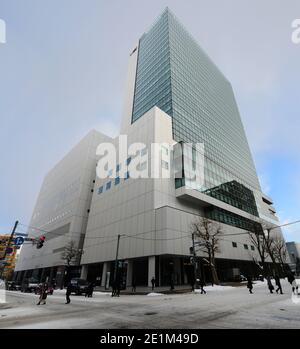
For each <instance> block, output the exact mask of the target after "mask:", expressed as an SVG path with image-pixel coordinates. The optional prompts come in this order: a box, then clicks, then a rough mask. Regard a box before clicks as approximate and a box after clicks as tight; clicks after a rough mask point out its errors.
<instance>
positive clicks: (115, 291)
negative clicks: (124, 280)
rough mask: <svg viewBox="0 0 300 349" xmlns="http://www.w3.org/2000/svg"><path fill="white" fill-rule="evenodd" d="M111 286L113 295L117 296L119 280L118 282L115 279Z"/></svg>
mask: <svg viewBox="0 0 300 349" xmlns="http://www.w3.org/2000/svg"><path fill="white" fill-rule="evenodd" d="M111 286H112V293H111V296H112V297H115V296H116V295H117V282H116V280H113V282H112V284H111Z"/></svg>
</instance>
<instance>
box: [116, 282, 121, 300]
mask: <svg viewBox="0 0 300 349" xmlns="http://www.w3.org/2000/svg"><path fill="white" fill-rule="evenodd" d="M120 291H121V282H120V280H117V287H116V296H117V297H120Z"/></svg>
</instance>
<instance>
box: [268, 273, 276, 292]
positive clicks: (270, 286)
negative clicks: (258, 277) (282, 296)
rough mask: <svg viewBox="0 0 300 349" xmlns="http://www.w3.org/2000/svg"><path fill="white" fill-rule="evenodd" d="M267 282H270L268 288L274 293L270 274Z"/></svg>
mask: <svg viewBox="0 0 300 349" xmlns="http://www.w3.org/2000/svg"><path fill="white" fill-rule="evenodd" d="M267 283H268V289H269V291H270V293H273V290H274V286H273V284H272V281H271V278H270V276H268V277H267Z"/></svg>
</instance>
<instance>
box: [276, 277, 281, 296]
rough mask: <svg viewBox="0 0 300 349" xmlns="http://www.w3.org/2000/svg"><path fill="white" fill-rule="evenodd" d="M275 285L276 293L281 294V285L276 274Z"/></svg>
mask: <svg viewBox="0 0 300 349" xmlns="http://www.w3.org/2000/svg"><path fill="white" fill-rule="evenodd" d="M275 284H276V286H277V288H276V293H278V291H280V294H283V292H282V287H281V283H280V278H279V276H278V275H277V274H276V275H275Z"/></svg>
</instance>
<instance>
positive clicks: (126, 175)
mask: <svg viewBox="0 0 300 349" xmlns="http://www.w3.org/2000/svg"><path fill="white" fill-rule="evenodd" d="M129 177H130V176H129V171H127V172H126V173H125V177H124V180H125V181H126V179H128V178H129Z"/></svg>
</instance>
